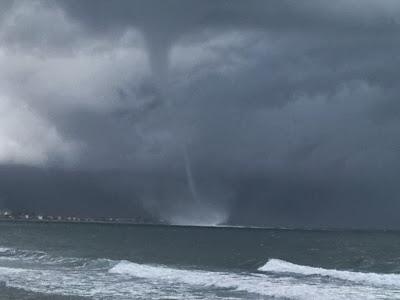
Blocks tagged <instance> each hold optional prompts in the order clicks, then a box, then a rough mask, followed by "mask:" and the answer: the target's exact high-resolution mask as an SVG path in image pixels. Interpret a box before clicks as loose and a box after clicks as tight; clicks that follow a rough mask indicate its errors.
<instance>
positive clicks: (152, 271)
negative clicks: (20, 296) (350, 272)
mask: <svg viewBox="0 0 400 300" xmlns="http://www.w3.org/2000/svg"><path fill="white" fill-rule="evenodd" d="M109 272H110V273H114V274H120V275H129V276H134V277H137V278H146V279H150V280H154V281H156V282H164V283H165V284H168V286H170V285H173V284H177V283H178V284H187V285H192V286H203V287H208V288H210V287H214V288H224V289H231V290H236V291H241V292H248V293H252V294H258V295H262V296H268V297H273V298H284V299H299V300H309V299H324V300H328V299H329V300H350V299H357V300H359V299H365V300H366V299H371V300H372V299H400V290H397V289H396V290H392V289H388V288H387V287H374V286H361V285H351V286H350V285H338V284H336V283H334V282H333V283H329V282H328V283H327V282H322V283H321V282H315V281H311V282H307V281H304V280H299V279H297V278H293V277H288V276H280V277H277V276H269V275H265V274H246V273H242V274H240V273H225V272H208V271H200V270H184V269H174V268H167V267H162V266H149V265H141V264H136V263H131V262H127V261H121V262H119V263H118V264H117V265H115V266H114V267H113V268H111V269H110V271H109ZM394 295H397V296H398V298H395V297H394Z"/></svg>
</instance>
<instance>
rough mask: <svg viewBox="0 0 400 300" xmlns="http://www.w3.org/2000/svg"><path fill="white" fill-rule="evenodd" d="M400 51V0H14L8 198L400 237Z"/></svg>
mask: <svg viewBox="0 0 400 300" xmlns="http://www.w3.org/2000/svg"><path fill="white" fill-rule="evenodd" d="M399 53H400V1H397V0H393V1H389V0H386V1H385V0H384V1H368V0H366V1H352V0H346V1H345V0H339V1H304V2H300V1H282V0H280V1H278V0H276V1H272V0H271V1H257V0H253V1H243V0H242V1H236V0H233V1H222V0H217V1H215V0H213V1H211V0H204V1H198V0H196V1H192V0H185V1H184V0H171V1H161V0H160V1H157V0H152V1H148V0H146V1H131V0H129V1H128V0H126V1H124V0H120V1H106V0H96V1H95V0H93V1H91V0H86V1H80V0H79V1H78V0H68V1H67V0H58V1H45V0H41V1H35V0H29V1H28V0H26V1H23V0H22V1H1V3H0V176H1V177H0V178H1V179H0V205H1V206H2V207H3V208H12V209H20V210H25V209H27V210H36V211H43V212H52V213H76V214H86V215H90V214H91V215H104V214H110V215H113V216H119V215H120V216H129V215H136V214H138V213H140V214H145V213H148V214H155V215H159V216H161V217H163V218H167V219H168V220H170V221H171V222H173V223H179V224H182V223H185V224H216V223H221V222H229V223H233V224H243V225H249V224H251V225H263V226H287V227H298V226H300V227H374V228H386V227H390V228H392V227H396V228H400V219H399V217H398V215H399V212H400V184H399V182H398V180H399V178H400V100H399V99H398V98H399V95H400V84H399V82H398V81H399V79H400V68H399V65H400V54H399ZM185 145H186V146H185ZM184 147H186V148H187V150H188V154H189V157H190V162H191V167H192V170H193V177H194V182H195V185H196V189H197V193H198V199H197V200H193V199H192V196H191V194H190V192H189V189H188V184H187V178H186V173H185V165H184V155H183V148H184Z"/></svg>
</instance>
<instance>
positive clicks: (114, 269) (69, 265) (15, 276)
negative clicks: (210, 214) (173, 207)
mask: <svg viewBox="0 0 400 300" xmlns="http://www.w3.org/2000/svg"><path fill="white" fill-rule="evenodd" d="M8 258H14V259H15V260H12V261H9V260H8ZM293 274H294V275H295V276H293ZM309 275H314V276H309ZM399 276H400V275H396V274H370V273H366V274H364V273H356V272H348V271H336V270H326V269H320V268H312V267H307V266H300V265H295V264H291V263H288V262H285V261H281V260H277V259H271V260H269V261H268V262H267V263H266V264H265V265H264V266H263V267H261V268H260V269H259V270H258V271H257V270H254V272H233V271H232V272H231V271H215V270H214V271H211V270H199V269H188V268H186V269H185V268H178V267H170V266H160V265H149V264H139V263H135V262H130V261H126V260H122V261H118V260H109V259H99V258H97V259H89V258H73V257H57V256H53V255H50V254H47V253H44V252H40V251H28V250H16V249H12V248H0V282H4V283H5V285H6V286H9V287H14V288H19V289H24V290H27V291H30V292H35V293H42V294H48V293H52V294H58V295H64V296H78V297H81V296H82V297H89V298H90V299H96V300H103V299H104V300H106V299H120V300H125V299H126V300H128V299H133V298H135V299H137V298H138V299H166V298H174V299H188V300H190V299H193V300H194V299H199V292H200V293H201V297H202V298H204V299H226V298H230V299H248V298H251V299H253V298H259V297H260V296H261V297H263V298H267V299H269V298H272V299H296V300H309V299H322V300H359V299H366V300H367V299H369V300H375V299H388V300H389V299H400V277H399ZM332 278H334V279H332ZM335 278H336V279H335ZM337 279H340V280H346V281H339V282H338V280H337ZM193 291H195V292H193ZM221 293H223V296H219V295H221Z"/></svg>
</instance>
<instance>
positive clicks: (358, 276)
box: [258, 259, 400, 287]
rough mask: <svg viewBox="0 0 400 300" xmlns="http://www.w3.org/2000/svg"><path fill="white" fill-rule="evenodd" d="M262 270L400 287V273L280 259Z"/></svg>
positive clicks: (273, 260)
mask: <svg viewBox="0 0 400 300" xmlns="http://www.w3.org/2000/svg"><path fill="white" fill-rule="evenodd" d="M258 270H259V271H261V272H273V273H291V274H301V275H306V276H310V275H317V276H326V277H331V278H337V279H341V280H346V281H352V282H359V283H369V284H374V285H391V286H396V287H400V274H376V273H361V272H351V271H339V270H332V269H323V268H315V267H309V266H302V265H296V264H293V263H290V262H286V261H284V260H280V259H270V260H269V261H268V262H267V263H266V264H265V265H264V266H262V267H261V268H259V269H258Z"/></svg>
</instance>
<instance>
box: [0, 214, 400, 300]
mask: <svg viewBox="0 0 400 300" xmlns="http://www.w3.org/2000/svg"><path fill="white" fill-rule="evenodd" d="M0 299H2V300H8V299H18V300H20V299H99V300H100V299H107V300H108V299H113V300H114V299H122V300H124V299H188V300H189V299H282V300H283V299H285V300H288V299H301V300H306V299H307V300H314V299H321V300H326V299H332V300H334V299H343V300H351V299H363V300H367V299H371V300H372V299H400V232H372V231H312V230H308V231H307V230H273V229H251V228H206V227H203V228H200V227H173V226H139V225H123V224H72V223H42V222H36V223H34V222H0Z"/></svg>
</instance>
